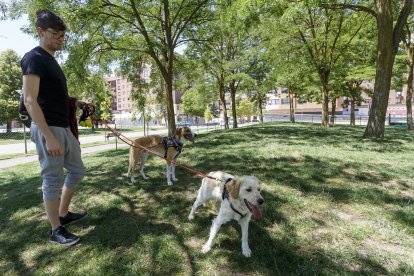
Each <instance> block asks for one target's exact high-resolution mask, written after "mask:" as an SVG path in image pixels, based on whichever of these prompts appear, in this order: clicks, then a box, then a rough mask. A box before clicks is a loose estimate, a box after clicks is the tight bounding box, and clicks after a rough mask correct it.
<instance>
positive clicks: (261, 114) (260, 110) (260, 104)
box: [258, 97, 263, 124]
mask: <svg viewBox="0 0 414 276" xmlns="http://www.w3.org/2000/svg"><path fill="white" fill-rule="evenodd" d="M262 106H263V100H262V97H259V106H258V108H259V117H260V123H262V124H263V108H262Z"/></svg>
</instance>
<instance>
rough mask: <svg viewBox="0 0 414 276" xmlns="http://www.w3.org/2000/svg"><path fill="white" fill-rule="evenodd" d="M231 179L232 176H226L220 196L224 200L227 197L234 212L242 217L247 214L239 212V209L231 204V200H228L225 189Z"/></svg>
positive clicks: (227, 193) (227, 192)
mask: <svg viewBox="0 0 414 276" xmlns="http://www.w3.org/2000/svg"><path fill="white" fill-rule="evenodd" d="M232 180H233V178H228V179H227V180H226V183H224V188H223V193H222V194H221V197H222V199H223V200H225V199H227V200H228V201H229V203H230V208H231V209H232V210H233V211H234V212H235V213H237V214H238V215H240V216H241V217H242V218H244V217H245V216H246V215H247V214H244V215H243V214H242V213H240V211H239V210H237V209H236V208H234V206H233V204H231V201H230V198H229V191H228V190H227V183H229V182H230V181H232Z"/></svg>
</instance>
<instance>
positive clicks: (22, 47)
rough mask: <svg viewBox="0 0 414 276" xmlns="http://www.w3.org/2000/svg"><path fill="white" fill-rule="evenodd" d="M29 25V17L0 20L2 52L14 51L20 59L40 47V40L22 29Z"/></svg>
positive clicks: (0, 50)
mask: <svg viewBox="0 0 414 276" xmlns="http://www.w3.org/2000/svg"><path fill="white" fill-rule="evenodd" d="M27 25H29V21H28V19H27V16H24V17H22V18H20V19H18V20H13V21H12V20H4V21H2V20H0V52H3V51H5V50H7V49H13V50H14V51H15V52H16V53H17V54H18V55H19V56H20V57H23V55H24V54H25V53H27V52H28V51H30V50H31V49H33V48H34V47H36V46H38V45H39V42H38V40H36V39H34V38H33V37H32V36H30V35H27V34H25V33H23V31H21V30H20V29H21V28H22V27H23V26H27Z"/></svg>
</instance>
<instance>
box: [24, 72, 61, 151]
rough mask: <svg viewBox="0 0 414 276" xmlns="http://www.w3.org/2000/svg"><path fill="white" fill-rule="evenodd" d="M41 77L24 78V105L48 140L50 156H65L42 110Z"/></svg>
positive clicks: (26, 76) (27, 76) (29, 76)
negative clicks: (40, 101) (40, 103)
mask: <svg viewBox="0 0 414 276" xmlns="http://www.w3.org/2000/svg"><path fill="white" fill-rule="evenodd" d="M39 85H40V77H39V76H37V75H24V76H23V99H24V105H25V106H26V109H27V111H28V112H29V115H30V117H32V120H33V121H34V122H35V123H36V125H37V127H38V128H39V129H40V131H41V132H42V134H43V136H44V137H45V139H46V148H47V152H48V153H49V155H63V148H62V146H61V145H60V143H59V141H58V140H57V139H56V137H55V135H53V133H52V132H51V131H50V129H49V126H48V125H47V123H46V119H45V116H44V115H43V112H42V110H41V109H40V106H39V103H38V102H37V97H38V95H39Z"/></svg>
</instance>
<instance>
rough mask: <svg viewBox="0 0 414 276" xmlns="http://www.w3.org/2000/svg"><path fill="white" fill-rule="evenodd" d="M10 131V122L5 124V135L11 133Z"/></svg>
mask: <svg viewBox="0 0 414 276" xmlns="http://www.w3.org/2000/svg"><path fill="white" fill-rule="evenodd" d="M11 130H12V125H11V122H7V123H6V132H7V133H10V132H11Z"/></svg>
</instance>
